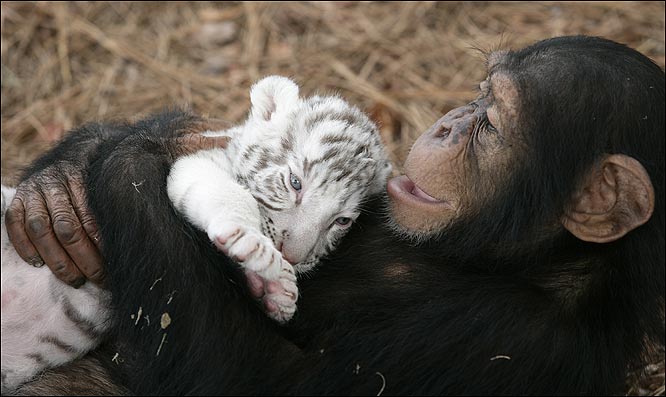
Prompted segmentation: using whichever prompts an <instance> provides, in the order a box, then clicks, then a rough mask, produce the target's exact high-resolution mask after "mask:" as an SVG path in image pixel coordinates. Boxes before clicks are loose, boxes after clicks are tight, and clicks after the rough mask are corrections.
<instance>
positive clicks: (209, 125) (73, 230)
mask: <svg viewBox="0 0 666 397" xmlns="http://www.w3.org/2000/svg"><path fill="white" fill-rule="evenodd" d="M227 126H228V124H227V123H225V122H223V121H221V120H208V121H206V122H202V123H194V124H192V126H191V128H189V129H187V130H185V131H182V135H181V136H180V137H179V138H176V139H177V141H178V146H177V147H178V148H179V153H176V155H177V156H182V155H187V154H189V153H193V152H196V151H198V150H205V149H211V148H215V147H222V148H224V147H226V146H227V143H228V139H227V138H225V137H205V136H202V135H199V133H200V132H203V131H206V130H208V129H215V128H218V129H219V128H224V127H227ZM6 225H7V234H8V236H9V239H10V240H11V242H12V244H14V248H15V249H16V251H17V253H18V254H19V256H21V258H23V260H25V261H26V262H28V263H30V264H31V265H33V266H43V265H44V264H45V263H46V265H47V266H48V267H49V269H51V271H52V272H53V273H54V274H55V275H56V277H58V278H59V279H60V280H62V281H63V282H65V283H67V284H69V285H71V286H72V287H74V288H78V287H80V286H81V285H83V284H84V283H85V282H86V280H90V281H91V282H93V283H95V284H98V285H103V282H104V269H103V260H102V257H101V254H100V250H99V231H98V229H97V225H96V224H95V220H94V218H93V216H92V214H91V213H90V210H89V209H88V205H87V202H86V192H85V190H84V188H83V175H82V172H81V170H80V165H79V164H75V163H67V162H61V163H58V164H56V165H53V166H49V167H47V168H46V169H43V170H40V171H38V172H37V173H35V174H34V175H32V176H31V177H30V178H29V179H27V180H26V181H24V182H22V183H20V184H19V185H18V186H17V190H16V196H15V198H14V200H13V201H12V203H11V204H10V206H9V208H8V209H7V215H6Z"/></svg>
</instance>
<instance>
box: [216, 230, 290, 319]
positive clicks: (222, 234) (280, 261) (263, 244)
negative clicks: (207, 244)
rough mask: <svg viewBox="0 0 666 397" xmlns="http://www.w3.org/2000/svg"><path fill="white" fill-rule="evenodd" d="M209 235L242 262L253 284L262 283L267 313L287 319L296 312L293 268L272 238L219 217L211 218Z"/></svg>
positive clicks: (237, 260)
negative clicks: (263, 281) (212, 219)
mask: <svg viewBox="0 0 666 397" xmlns="http://www.w3.org/2000/svg"><path fill="white" fill-rule="evenodd" d="M207 232H208V237H209V238H210V239H211V241H213V242H214V243H215V245H216V246H217V247H218V248H219V249H220V250H221V251H222V252H224V253H225V254H227V256H229V257H230V258H232V259H233V260H234V261H236V262H237V263H239V264H240V265H241V266H243V267H244V268H245V269H246V271H245V273H246V276H247V277H248V280H249V283H250V286H251V287H252V284H253V282H254V283H255V284H256V283H257V282H259V283H261V281H260V280H258V279H257V278H258V277H261V278H263V279H264V280H265V281H266V282H265V284H264V285H265V290H264V291H263V293H264V294H265V295H263V300H264V304H265V305H266V308H267V314H268V316H270V317H271V318H273V319H274V320H276V321H279V322H286V321H288V320H289V319H291V317H292V316H293V315H294V313H295V312H296V301H297V300H298V287H297V286H296V275H295V274H294V268H293V266H292V265H291V264H289V262H287V261H286V260H284V258H283V257H282V254H281V253H280V252H279V251H278V250H277V249H276V248H275V246H274V245H273V242H272V241H271V239H269V238H268V237H266V236H264V235H263V234H261V233H260V232H259V231H258V230H256V229H253V228H251V227H247V226H244V225H242V224H240V223H237V222H233V221H228V220H224V219H220V220H219V221H218V222H215V221H214V222H211V226H210V227H209V228H208V231H207Z"/></svg>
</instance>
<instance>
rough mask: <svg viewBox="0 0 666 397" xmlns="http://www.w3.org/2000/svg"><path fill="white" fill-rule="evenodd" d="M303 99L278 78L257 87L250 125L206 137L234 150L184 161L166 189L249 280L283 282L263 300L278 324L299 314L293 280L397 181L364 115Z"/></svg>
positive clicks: (326, 100)
mask: <svg viewBox="0 0 666 397" xmlns="http://www.w3.org/2000/svg"><path fill="white" fill-rule="evenodd" d="M298 91H299V89H298V86H297V85H296V84H295V83H294V82H293V81H291V80H290V79H288V78H285V77H280V76H270V77H266V78H264V79H262V80H261V81H259V82H258V83H256V84H255V85H254V86H253V87H252V89H251V91H250V101H251V104H252V108H251V110H250V114H249V116H248V119H247V120H246V121H245V123H243V124H242V125H240V126H237V127H234V128H231V129H229V130H225V131H207V132H205V133H204V134H206V135H209V136H229V137H231V142H230V144H229V146H228V147H227V148H226V149H213V150H206V151H200V152H197V153H194V154H192V155H189V156H186V157H182V158H180V159H179V160H177V161H176V163H175V164H174V165H173V167H172V169H171V172H170V174H169V178H168V182H167V189H168V193H169V197H170V199H171V201H172V202H173V205H174V206H175V207H176V209H177V210H178V211H179V212H181V213H182V214H183V215H184V216H185V217H186V219H188V220H189V221H190V222H191V223H192V224H193V225H195V226H196V227H198V228H199V229H201V230H203V231H205V232H206V233H207V234H208V237H209V238H210V239H211V241H213V242H214V243H215V245H217V247H218V248H219V249H221V250H222V251H224V252H225V253H226V254H227V255H229V256H230V257H232V258H236V259H237V261H238V262H240V264H241V266H243V267H244V268H245V269H246V272H248V273H252V272H256V273H258V274H259V275H260V276H261V277H263V278H265V279H267V280H278V281H279V282H280V285H281V286H282V289H281V290H280V291H278V292H276V293H273V294H268V295H267V296H266V297H265V299H268V300H270V301H271V302H272V304H274V305H275V306H276V308H277V310H275V311H273V312H270V311H269V313H268V315H269V316H271V317H273V318H274V319H276V320H278V321H280V322H284V321H287V320H289V319H290V318H291V316H292V315H293V314H294V312H295V310H296V299H297V294H298V290H297V288H296V284H295V277H294V270H295V271H296V272H297V273H302V272H306V271H308V270H310V269H312V268H313V267H314V266H315V265H316V264H317V262H318V261H319V259H320V258H321V257H322V256H324V255H326V253H327V252H328V251H330V250H331V249H332V248H333V247H334V245H335V243H336V242H337V241H338V240H339V239H340V238H341V237H342V236H343V235H344V234H345V233H346V232H347V230H348V228H349V226H350V225H351V224H352V222H353V221H354V220H355V219H356V218H357V217H358V215H359V211H360V205H361V203H362V202H363V201H364V200H365V199H366V198H367V197H368V196H370V195H372V194H375V193H378V192H380V191H382V190H383V189H384V187H385V185H386V179H387V177H388V175H389V173H390V171H391V165H390V162H389V161H388V158H387V155H386V152H385V150H384V148H383V146H382V144H381V140H380V137H379V132H378V130H377V128H376V126H375V125H374V124H373V123H372V122H371V121H370V119H369V118H368V117H367V116H366V115H365V114H363V112H361V111H360V110H359V109H358V108H356V107H354V106H351V105H350V104H348V103H347V102H345V101H344V100H343V99H341V98H339V97H336V96H328V97H321V96H313V97H310V98H304V99H301V98H299V92H298ZM292 265H293V267H292Z"/></svg>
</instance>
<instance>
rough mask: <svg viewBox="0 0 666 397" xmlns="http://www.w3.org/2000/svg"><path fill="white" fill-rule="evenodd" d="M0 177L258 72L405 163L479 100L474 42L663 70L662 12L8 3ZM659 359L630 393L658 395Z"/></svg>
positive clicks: (243, 108) (239, 95)
mask: <svg viewBox="0 0 666 397" xmlns="http://www.w3.org/2000/svg"><path fill="white" fill-rule="evenodd" d="M0 18H1V23H2V41H1V55H2V135H1V137H2V176H3V180H4V181H5V182H11V181H12V180H14V179H15V176H16V174H17V171H18V170H19V168H20V167H22V166H25V165H26V164H27V163H28V162H29V161H30V160H32V159H33V158H35V156H37V155H38V154H39V153H41V152H42V151H43V150H44V149H46V148H47V147H49V145H51V144H52V143H53V142H54V141H55V140H57V139H59V138H60V137H61V136H62V134H63V132H64V131H66V130H68V129H70V128H71V127H73V126H76V125H79V124H81V123H83V122H86V121H91V120H99V119H110V118H116V119H117V118H134V117H137V116H139V115H141V114H145V113H147V112H150V111H152V110H156V109H158V108H161V107H163V106H166V105H174V104H181V105H182V104H187V105H189V106H191V107H192V108H193V109H195V110H196V111H198V112H200V113H203V114H207V115H211V116H215V117H219V118H224V119H227V120H229V121H232V122H235V121H239V120H241V119H242V118H243V117H244V116H245V113H246V112H247V110H248V105H249V99H248V88H249V86H250V85H251V84H252V82H253V81H255V80H257V79H258V78H260V77H261V76H264V75H267V74H275V73H278V74H283V75H287V76H291V77H293V78H295V79H296V80H298V81H299V82H300V83H301V84H302V85H303V87H304V88H303V92H304V93H305V94H311V93H314V92H339V93H340V94H342V95H343V96H345V97H346V98H348V99H350V100H351V101H352V102H354V103H356V104H357V105H359V106H361V107H362V108H364V109H365V110H366V111H368V112H369V113H370V114H372V116H373V117H374V118H375V119H376V120H377V121H379V122H380V123H381V126H382V135H383V138H384V141H385V143H386V144H387V145H388V147H389V148H390V150H391V153H392V154H393V158H394V160H395V161H396V163H397V164H398V165H399V164H400V163H401V162H402V159H404V155H405V153H406V150H407V149H408V148H409V145H410V144H411V142H413V140H414V139H415V138H416V137H417V136H418V135H419V134H420V133H421V132H422V131H424V130H425V129H426V128H427V127H428V126H429V125H430V124H431V123H432V122H433V121H434V120H436V119H437V118H438V117H439V116H440V115H442V114H443V113H444V112H446V111H448V110H449V109H451V108H453V107H454V106H457V105H460V104H462V103H465V102H466V101H468V100H470V99H471V98H473V96H474V90H475V84H476V83H477V82H478V81H479V79H480V78H481V77H482V76H483V74H484V70H483V57H482V55H481V53H480V52H479V51H477V50H476V49H482V50H489V49H495V48H499V47H504V48H507V47H508V48H519V47H521V46H523V45H526V44H530V43H532V42H534V41H536V40H539V39H543V38H547V37H552V36H558V35H567V34H589V35H597V36H603V37H607V38H610V39H613V40H616V41H620V42H623V43H626V44H628V45H630V46H631V47H633V48H636V49H638V50H639V51H641V52H642V53H644V54H646V55H647V56H649V57H651V58H652V59H654V60H655V61H656V62H657V63H658V64H659V65H661V66H662V67H663V66H664V3H663V2H651V3H636V2H631V3H617V2H593V3H592V2H591V3H535V2H529V3H451V2H447V3H415V2H391V3H352V2H329V3H314V2H313V3H277V4H275V3H223V4H210V3H171V2H154V3H153V2H149V3H148V2H147V3H122V2H108V3H34V2H30V3H12V2H3V3H2V14H1V17H0ZM661 352H662V353H661V359H659V360H658V362H657V364H655V366H653V367H649V368H648V372H650V376H648V377H644V378H643V379H642V380H641V381H638V380H636V378H635V377H633V376H630V377H629V378H628V379H629V380H628V389H627V391H628V393H631V394H645V393H648V394H650V393H655V392H661V393H662V394H663V392H664V386H663V385H664V365H663V350H661Z"/></svg>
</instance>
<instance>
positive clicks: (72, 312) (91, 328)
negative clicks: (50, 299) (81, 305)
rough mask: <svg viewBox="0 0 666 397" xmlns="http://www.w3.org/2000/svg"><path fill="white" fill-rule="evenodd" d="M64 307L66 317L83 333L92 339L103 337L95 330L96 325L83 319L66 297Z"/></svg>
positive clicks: (63, 299)
mask: <svg viewBox="0 0 666 397" xmlns="http://www.w3.org/2000/svg"><path fill="white" fill-rule="evenodd" d="M62 306H63V311H64V313H65V316H67V318H68V319H69V320H70V321H71V322H73V323H74V325H76V328H78V329H79V330H80V331H81V332H82V333H84V334H86V335H87V336H88V337H89V338H90V339H97V338H99V337H101V336H102V334H101V333H100V332H98V331H97V330H96V329H95V324H94V323H93V322H92V321H90V320H87V319H85V318H83V316H82V315H81V313H79V312H78V311H77V310H76V308H74V306H73V305H72V303H71V302H70V301H69V299H68V298H67V297H66V296H63V297H62Z"/></svg>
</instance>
